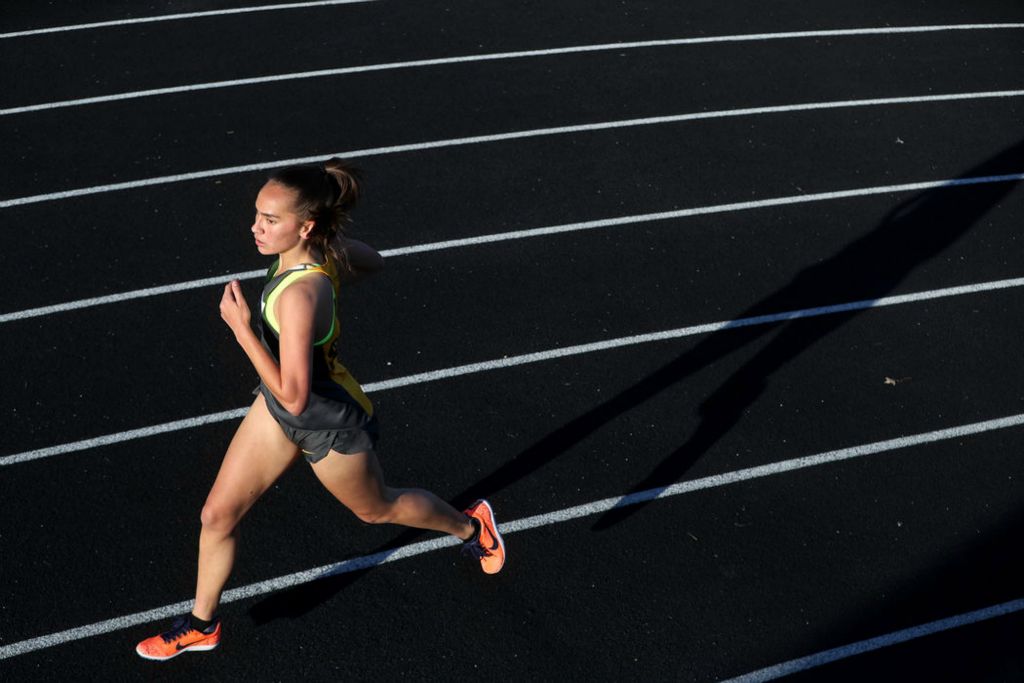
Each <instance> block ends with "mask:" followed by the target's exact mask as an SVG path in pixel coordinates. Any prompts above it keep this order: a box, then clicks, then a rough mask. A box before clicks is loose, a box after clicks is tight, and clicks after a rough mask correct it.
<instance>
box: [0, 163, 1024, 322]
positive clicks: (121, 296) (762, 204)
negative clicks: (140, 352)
mask: <svg viewBox="0 0 1024 683" xmlns="http://www.w3.org/2000/svg"><path fill="white" fill-rule="evenodd" d="M1021 180H1024V173H1013V174H1007V175H999V176H977V177H973V178H950V179H946V180H928V181H923V182H915V183H902V184H900V185H877V186H875V187H863V188H857V189H853V190H837V191H833V192H816V193H813V194H799V195H789V196H786V197H774V198H772V199H760V200H756V201H747V202H731V203H728V204H712V205H710V206H698V207H694V208H690V209H679V210H675V211H659V212H655V213H645V214H635V215H632V216H620V217H617V218H604V219H599V220H593V221H583V222H579V223H565V224H562V225H549V226H546V227H542V228H530V229H528V230H514V231H511V232H502V233H493V234H490V235H478V236H475V237H466V238H463V239H453V240H443V241H440V242H428V243H426V244H414V245H410V246H408V247H397V248H395V249H385V250H383V251H381V255H382V256H383V257H385V258H391V257H395V256H407V255H409V254H422V253H426V252H431V251H441V250H444V249H457V248H461V247H470V246H477V245H481V244H489V243H492V242H503V241H507V240H518V239H527V238H530V237H542V236H546V235H555V234H559V233H565V232H577V231H581V230H595V229H598V228H608V227H615V226H621V225H631V224H634V223H646V222H651V221H663V220H669V219H673V218H686V217H688V216H704V215H708V214H715V213H725V212H729V211H745V210H749V209H763V208H768V207H773V206H785V205H788V204H804V203H807V202H820V201H828V200H835V199H847V198H851V197H865V196H869V195H876V194H888V193H896V192H908V191H920V190H936V189H942V188H948V187H960V186H964V185H983V184H987V183H1005V182H1014V181H1021ZM265 274H266V270H262V269H261V270H247V271H243V272H239V273H230V274H228V275H218V276H216V277H208V278H203V279H201V280H189V281H187V282H177V283H174V284H169V285H161V286H158V287H147V288H145V289H135V290H131V291H128V292H120V293H117V294H108V295H106V296H96V297H90V298H88V299H77V300H75V301H67V302H64V303H60V304H52V305H49V306H40V307H38V308H27V309H25V310H21V311H13V312H11V313H2V314H0V324H2V323H7V322H13V321H15V320H25V319H26V318H35V317H38V316H43V315H52V314H55V313H64V312H66V311H74V310H78V309H81V308H90V307H92V306H101V305H104V304H114V303H121V302H124V301H130V300H132V299H141V298H143V297H148V296H157V295H161V294H173V293H175V292H183V291H187V290H190V289H198V288H200V287H206V286H211V285H223V284H225V283H228V282H230V281H232V280H249V279H255V278H258V277H263V275H265Z"/></svg>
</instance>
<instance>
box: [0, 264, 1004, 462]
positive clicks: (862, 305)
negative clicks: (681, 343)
mask: <svg viewBox="0 0 1024 683" xmlns="http://www.w3.org/2000/svg"><path fill="white" fill-rule="evenodd" d="M1021 286H1024V278H1013V279H1009V280H996V281H992V282H980V283H976V284H972V285H962V286H958V287H945V288H943V289H932V290H927V291H922V292H914V293H911V294H900V295H897V296H887V297H882V298H878V299H865V300H863V301H851V302H847V303H840V304H833V305H831V306H816V307H814V308H803V309H798V310H794V311H784V312H781V313H771V314H768V315H758V316H753V317H749V318H738V319H735V320H723V321H719V322H713V323H704V324H701V325H691V326H690V327H680V328H677V329H674V330H664V331H662V332H652V333H648V334H638V335H633V336H629V337H619V338H616V339H606V340H603V341H598V342H591V343H589V344H577V345H575V346H567V347H562V348H556V349H547V350H545V351H537V352H534V353H526V354H521V355H517V356H505V357H503V358H498V359H495V360H489V361H484V362H481V363H469V364H467V365H459V366H456V367H451V368H443V369H441V370H432V371H430V372H421V373H417V374H414V375H406V376H405V377H396V378H394V379H389V380H384V381H381V382H372V383H370V384H365V385H363V389H364V390H365V391H366V392H367V393H374V392H380V391H387V390H389V389H397V388H399V387H404V386H409V385H413V384H424V383H426V382H436V381H438V380H442V379H450V378H452V377H461V376H463V375H471V374H476V373H478V372H487V371H490V370H500V369H504V368H512V367H517V366H519V365H527V364H530V363H540V362H543V361H549V360H554V359H556V358H565V357H568V356H578V355H582V354H586V353H594V352H596V351H608V350H610V349H617V348H622V347H624V346H635V345H637V344H649V343H651V342H658V341H667V340H670V339H680V338H683V337H691V336H694V335H698V334H708V333H711V332H719V331H722V330H729V329H734V328H739V327H752V326H754V325H768V324H772V323H779V322H787V321H790V320H800V319H803V318H814V317H818V316H823V315H833V314H836V313H847V312H850V311H862V310H867V309H871V308H881V307H883V306H897V305H901V304H907V303H916V302H919V301H929V300H932V299H941V298H946V297H951V296H961V295H964V294H979V293H981V292H992V291H996V290H1000V289H1010V288H1015V287H1021ZM246 411H247V408H236V409H234V410H225V411H223V412H219V413H211V414H208V415H200V416H197V417H190V418H187V419H184V420H175V421H173V422H165V423H163V424H158V425H151V426H149V427H142V428H139V429H132V430H129V431H126V432H117V433H115V434H107V435H105V436H98V437H94V438H91V439H84V440H82V441H73V442H71V443H65V444H60V445H58V446H49V447H47V448H38V449H36V450H32V451H25V452H23V453H13V454H11V455H5V456H2V457H0V467H2V466H4V465H15V464H18V463H23V462H29V461H31V460H39V459H41V458H48V457H51V456H54V455H63V454H65V453H74V452H77V451H83V450H87V449H90V448H97V447H100V446H109V445H112V444H116V443H122V442H124V441H132V440H134V439H141V438H145V437H148V436H154V435H156V434H165V433H167V432H174V431H179V430H182V429H192V428H195V427H199V426H202V425H207V424H213V423H216V422H225V421H227V420H234V419H238V418H240V417H242V416H243V415H245V413H246Z"/></svg>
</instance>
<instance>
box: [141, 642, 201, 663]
mask: <svg viewBox="0 0 1024 683" xmlns="http://www.w3.org/2000/svg"><path fill="white" fill-rule="evenodd" d="M218 645H220V643H214V644H213V645H189V646H188V647H186V648H184V649H182V650H179V651H177V652H175V653H174V654H173V655H167V656H166V657H154V656H153V655H147V654H145V653H144V652H142V650H140V649H139V648H138V647H136V648H135V654H137V655H138V656H140V657H142V658H143V659H148V660H150V661H153V662H166V661H167V660H168V659H174V658H175V657H177V656H178V655H183V654H185V653H186V652H208V651H209V650H213V649H216V648H217V646H218Z"/></svg>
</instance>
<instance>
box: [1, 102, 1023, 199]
mask: <svg viewBox="0 0 1024 683" xmlns="http://www.w3.org/2000/svg"><path fill="white" fill-rule="evenodd" d="M1021 95H1024V90H989V91H984V92H970V93H948V94H944V95H920V96H912V97H879V98H871V99H864V100H838V101H832V102H808V103H805V104H785V105H778V106H771V107H747V108H743V109H722V110H717V111H704V112H694V113H690V114H675V115H670V116H651V117H645V118H639V119H623V120H618V121H605V122H601V123H586V124H579V125H574V126H557V127H554V128H533V129H530V130H520V131H513V132H509V133H497V134H493V135H476V136H472V137H464V138H447V139H444V140H433V141H430V142H417V143H412V144H406V145H391V146H388V147H370V148H366V149H356V150H349V151H346V152H324V153H322V154H315V155H312V156H304V157H293V158H291V159H277V160H275V161H263V162H257V163H253V164H244V165H241V166H226V167H222V168H213V169H209V170H206V171H192V172H189V173H176V174H174V175H166V176H157V177H153V178H144V179H141V180H129V181H126V182H122V183H110V184H108V185H94V186H92V187H83V188H79V189H75V190H64V191H62V192H49V193H46V194H37V195H31V196H28V197H16V198H13V199H4V200H0V209H5V208H10V207H14V206H24V205H26V204H36V203H39V202H48V201H56V200H62V199H73V198H75V197H85V196H89V195H94V194H103V193H106V192H118V191H121V190H136V189H139V188H143V187H153V186H156V185H167V184H171V183H181V182H186V181H191V180H202V179H204V178H217V177H221V176H226V175H234V174H238V173H250V172H254V171H266V170H269V169H272V168H280V167H282V166H291V165H292V164H309V163H316V162H320V161H323V159H325V158H327V157H332V156H337V157H342V158H353V157H368V156H379V155H383V154H400V153H404V152H417V151H423V150H428V149H441V148H445V147H458V146H462V145H477V144H484V143H491V142H503V141H507V140H520V139H524V138H533V137H542V136H548V135H566V134H572V133H583V132H593V131H600V130H612V129H616V128H630V127H634V126H652V125H659V124H664V123H682V122H685V121H701V120H707V119H721V118H729V117H736V116H756V115H761V114H784V113H792V112H800V111H819V110H827V109H844V108H851V107H877V106H887V105H894V104H925V103H931V102H953V101H958V100H980V99H993V98H1004V97H1020V96H1021Z"/></svg>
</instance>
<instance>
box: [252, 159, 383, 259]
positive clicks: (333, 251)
mask: <svg viewBox="0 0 1024 683" xmlns="http://www.w3.org/2000/svg"><path fill="white" fill-rule="evenodd" d="M361 175H362V174H361V173H360V172H359V170H358V169H356V168H353V167H352V166H350V165H348V164H347V163H345V162H344V161H342V160H341V159H339V158H338V157H333V158H331V159H328V160H327V161H325V162H323V163H322V164H303V165H301V166H287V167H285V168H282V169H279V170H277V171H274V172H273V173H272V174H271V175H270V178H268V182H274V183H278V184H280V185H283V186H284V187H287V188H289V189H292V190H295V193H296V197H295V206H294V207H293V210H294V211H295V214H296V215H297V216H298V217H299V220H302V221H308V220H312V221H313V230H312V231H311V232H310V234H309V239H310V241H311V242H312V243H313V244H314V245H315V246H316V247H318V248H319V249H320V251H321V252H323V254H324V257H325V258H330V259H333V260H334V262H335V263H337V264H338V265H339V266H342V267H344V268H348V267H349V266H348V259H346V258H345V254H344V252H343V251H340V250H339V249H338V248H337V245H336V240H335V238H336V237H337V236H339V235H341V236H344V234H345V226H346V225H348V224H349V223H351V222H352V218H351V217H350V216H349V211H351V210H352V207H353V206H355V204H356V202H357V201H358V200H359V196H360V194H362V185H363V182H362V177H361Z"/></svg>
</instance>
